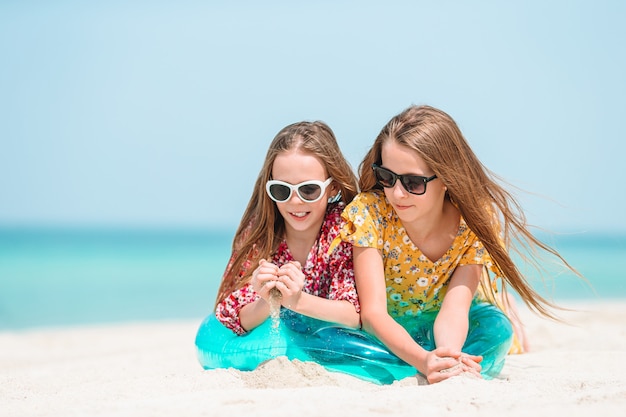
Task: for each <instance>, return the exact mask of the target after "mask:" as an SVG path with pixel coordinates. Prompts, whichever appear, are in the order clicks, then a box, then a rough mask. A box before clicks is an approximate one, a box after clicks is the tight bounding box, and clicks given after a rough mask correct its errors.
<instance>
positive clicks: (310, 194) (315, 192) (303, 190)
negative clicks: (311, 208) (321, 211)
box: [298, 184, 322, 201]
mask: <svg viewBox="0 0 626 417" xmlns="http://www.w3.org/2000/svg"><path fill="white" fill-rule="evenodd" d="M321 194H322V188H321V187H320V186H319V185H317V184H304V185H301V186H300V187H298V195H299V196H300V198H302V199H303V200H306V201H314V200H317V199H318V198H319V197H320V195H321Z"/></svg>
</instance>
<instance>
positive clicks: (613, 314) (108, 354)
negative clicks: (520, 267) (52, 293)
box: [0, 300, 626, 417]
mask: <svg viewBox="0 0 626 417" xmlns="http://www.w3.org/2000/svg"><path fill="white" fill-rule="evenodd" d="M565 306H567V307H572V308H575V309H576V310H577V311H574V312H567V313H563V314H561V315H562V317H563V318H565V319H566V320H567V321H568V322H569V323H570V324H561V323H557V322H552V321H549V320H545V319H541V318H539V317H537V316H535V315H533V314H531V313H530V312H528V311H525V310H523V311H522V316H523V318H524V320H525V323H526V328H527V333H528V335H529V338H530V342H531V345H532V346H531V347H532V351H531V352H529V353H526V354H522V355H514V356H509V357H508V359H507V364H506V366H505V368H504V370H503V372H502V374H501V376H500V378H498V379H495V380H491V381H486V380H480V379H476V378H473V377H469V376H460V377H456V378H452V379H450V380H447V381H444V382H442V383H439V384H434V385H425V384H424V382H423V380H422V379H419V378H407V379H404V380H402V381H398V382H396V383H394V384H392V385H386V386H379V385H375V384H371V383H369V382H365V381H362V380H360V379H356V378H354V377H351V376H348V375H344V374H339V373H331V372H327V371H326V370H324V369H323V368H321V367H320V366H318V365H316V364H314V363H302V362H297V361H295V362H290V361H287V360H284V359H283V358H278V359H276V360H273V361H270V362H268V363H266V364H264V365H263V366H262V367H260V368H259V369H257V370H256V371H252V372H240V371H237V370H232V369H224V370H211V371H205V370H203V369H202V368H201V367H200V365H199V363H198V361H197V359H196V356H195V348H194V338H195V333H196V330H197V328H198V325H199V324H200V321H201V318H198V320H197V321H182V322H180V321H176V322H156V323H154V322H148V323H132V324H115V325H99V326H89V327H68V328H58V329H57V328H54V329H37V330H25V331H12V332H3V333H0V410H2V411H1V412H0V413H1V415H2V416H4V417H14V416H16V417H17V416H20V417H21V416H29V417H35V416H150V417H154V416H173V415H176V416H186V417H189V416H243V415H259V416H265V415H267V416H275V417H281V416H290V417H292V416H294V415H297V416H325V415H340V416H345V417H347V416H379V415H380V416H384V415H394V416H396V415H397V416H404V415H406V416H416V415H422V416H478V415H480V416H483V417H484V416H487V417H489V416H494V417H495V416H498V417H501V416H503V415H506V416H525V417H526V416H529V415H533V416H568V417H576V416H581V417H583V416H584V417H589V416H593V417H595V416H600V415H601V416H603V417H606V416H620V417H621V416H623V415H624V413H625V410H626V300H625V301H623V302H620V301H613V302H608V301H598V302H596V303H589V304H575V305H569V304H565Z"/></svg>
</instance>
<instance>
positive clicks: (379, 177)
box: [374, 167, 396, 187]
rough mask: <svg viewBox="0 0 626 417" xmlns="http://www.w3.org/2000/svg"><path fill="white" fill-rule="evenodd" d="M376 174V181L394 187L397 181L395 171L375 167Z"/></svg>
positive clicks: (384, 185)
mask: <svg viewBox="0 0 626 417" xmlns="http://www.w3.org/2000/svg"><path fill="white" fill-rule="evenodd" d="M374 175H375V176H376V181H378V183H379V184H380V185H382V186H383V187H393V185H394V184H395V183H396V178H395V176H394V175H393V173H392V172H390V171H387V170H386V169H383V168H381V167H376V168H374Z"/></svg>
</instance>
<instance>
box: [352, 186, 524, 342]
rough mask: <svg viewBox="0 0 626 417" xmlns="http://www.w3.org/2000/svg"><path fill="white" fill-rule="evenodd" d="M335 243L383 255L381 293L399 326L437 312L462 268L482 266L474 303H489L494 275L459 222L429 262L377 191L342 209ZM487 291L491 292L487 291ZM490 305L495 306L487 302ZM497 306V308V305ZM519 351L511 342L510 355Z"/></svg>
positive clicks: (483, 252) (472, 236)
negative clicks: (341, 223)
mask: <svg viewBox="0 0 626 417" xmlns="http://www.w3.org/2000/svg"><path fill="white" fill-rule="evenodd" d="M342 216H343V217H344V219H345V220H346V224H345V225H344V227H343V229H342V231H341V239H342V240H343V241H346V242H349V243H351V244H353V245H354V246H357V247H369V248H376V249H378V250H379V251H380V252H381V254H382V257H383V263H384V269H385V282H386V289H387V311H388V312H389V314H390V315H391V316H392V317H394V318H395V319H396V320H397V321H399V322H405V321H406V320H407V319H410V318H411V317H416V316H419V315H421V314H422V313H427V312H428V313H431V312H436V311H438V310H440V309H441V304H442V302H443V298H444V296H445V294H446V291H447V289H448V284H449V282H450V279H451V278H452V274H453V273H454V271H455V270H456V268H457V267H459V266H463V265H484V267H485V273H484V274H483V278H484V279H483V282H482V283H481V284H482V285H481V286H480V287H479V291H478V292H477V295H476V301H489V300H495V299H496V298H495V291H496V289H497V288H496V286H495V284H494V283H493V282H490V278H489V274H488V273H487V272H486V271H487V270H490V271H492V273H493V274H494V276H495V277H494V279H495V278H497V277H498V276H500V275H501V274H499V273H498V269H497V268H495V267H494V265H493V262H492V259H491V256H490V255H489V253H488V252H487V251H486V250H485V248H484V246H483V244H482V242H481V241H480V240H479V239H478V237H477V236H476V235H475V234H474V232H472V230H471V229H470V228H469V227H468V226H467V224H466V223H465V220H464V219H463V218H461V220H460V222H459V229H458V232H457V234H456V236H455V238H454V241H453V243H452V245H451V246H450V248H449V249H448V251H447V252H446V253H445V254H444V255H443V256H442V257H441V258H440V259H438V260H436V261H434V262H433V261H431V260H430V259H428V258H427V257H426V256H425V255H424V254H423V253H422V252H421V251H420V249H419V248H418V247H417V246H415V245H414V244H413V242H412V241H411V239H410V238H409V236H408V234H407V232H406V230H405V228H404V226H403V225H402V223H401V221H400V219H399V218H398V216H397V214H396V213H395V211H394V210H393V207H392V206H391V204H390V203H389V201H387V199H386V198H385V195H384V193H383V192H382V191H380V190H373V191H369V192H364V193H360V194H359V195H357V196H356V197H355V199H354V200H353V201H352V202H351V203H350V204H349V205H348V206H346V208H345V210H344V212H343V214H342ZM492 291H493V292H492ZM490 302H491V303H492V304H500V303H496V302H495V301H490ZM498 306H499V307H502V306H501V305H498ZM518 348H519V345H518V343H517V341H515V343H514V344H513V346H512V348H511V353H513V352H516V351H517V350H518Z"/></svg>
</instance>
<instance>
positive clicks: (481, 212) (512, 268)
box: [342, 106, 575, 383]
mask: <svg viewBox="0 0 626 417" xmlns="http://www.w3.org/2000/svg"><path fill="white" fill-rule="evenodd" d="M359 174H360V178H359V187H360V190H361V193H360V194H359V195H357V196H356V198H355V199H354V200H353V201H352V202H351V203H350V204H348V206H347V207H346V209H345V210H344V218H345V219H346V221H347V224H346V226H344V229H343V231H342V239H343V241H344V242H349V243H352V244H354V248H353V251H354V267H355V279H356V284H357V289H358V293H359V300H360V303H361V320H362V323H363V328H364V330H366V331H367V332H369V333H371V334H373V335H374V336H375V337H376V338H378V339H379V340H380V341H382V342H383V343H384V344H385V345H386V346H387V348H389V350H390V351H392V352H394V353H395V354H396V355H397V356H398V357H400V358H401V359H403V360H404V361H405V362H407V363H408V364H410V365H412V366H413V367H415V368H416V369H417V370H418V371H419V372H420V373H421V374H423V375H424V376H425V377H426V378H427V380H428V381H429V382H431V383H433V382H439V381H442V380H444V379H447V378H449V377H451V376H455V375H459V374H460V373H463V372H468V373H470V374H473V375H475V376H483V377H486V378H492V377H494V376H496V375H498V374H499V372H500V371H501V369H502V367H503V365H504V359H505V356H506V355H507V354H508V353H513V352H517V353H519V352H522V351H524V350H525V349H526V348H527V343H526V340H525V335H524V332H523V326H522V325H521V323H520V322H519V321H518V320H517V317H516V314H515V308H514V299H513V298H512V297H509V296H507V292H506V289H507V287H511V288H512V289H513V290H514V291H515V292H517V293H518V294H519V295H520V296H521V298H522V300H523V301H524V302H525V303H526V304H527V305H528V306H529V307H530V309H531V310H533V311H535V312H538V313H540V314H543V315H545V316H547V317H552V318H555V316H554V314H553V313H552V312H551V311H550V307H556V306H555V305H553V304H552V303H551V302H549V301H548V300H546V299H545V298H543V297H542V296H541V295H539V294H538V293H537V292H536V291H535V290H533V288H532V287H531V285H530V284H529V283H528V282H527V280H526V279H525V277H524V276H523V275H522V273H521V271H520V270H519V269H518V267H517V266H516V264H515V263H514V262H513V259H512V258H511V255H510V254H509V250H510V249H512V250H515V248H514V247H512V246H511V245H510V243H511V241H514V242H522V243H523V244H524V245H523V246H522V247H527V248H528V247H531V248H537V249H541V250H544V251H546V252H547V253H549V254H551V255H554V256H556V257H557V258H558V259H559V260H560V261H562V262H563V263H564V265H565V266H566V267H567V268H570V269H572V268H571V267H570V265H569V264H568V263H567V262H566V261H565V260H564V259H563V258H562V257H561V256H560V255H559V254H558V253H557V252H556V251H555V250H553V249H552V248H550V247H549V246H547V245H545V244H543V243H542V242H540V241H539V240H538V239H536V238H535V237H534V236H533V235H532V234H531V232H530V231H529V229H528V226H527V224H526V221H525V218H524V215H523V213H521V212H520V211H519V204H518V203H517V202H516V201H515V200H514V199H513V197H512V196H511V194H509V193H508V192H507V191H506V190H505V189H504V188H503V187H502V186H501V185H499V184H498V183H497V182H496V177H495V176H494V175H493V174H491V173H490V172H489V171H488V170H487V169H486V168H485V167H484V166H483V165H482V164H481V162H480V161H479V160H478V158H477V157H476V155H475V154H474V152H473V151H472V150H471V148H470V146H469V144H468V143H467V142H466V140H465V138H464V137H463V135H462V133H461V131H460V130H459V128H458V126H457V125H456V123H455V122H454V120H453V119H452V118H451V117H450V116H449V115H448V114H446V113H444V112H443V111H441V110H438V109H435V108H432V107H429V106H411V107H409V108H407V109H406V110H404V111H403V112H401V113H400V114H398V115H397V116H395V117H393V118H392V119H391V120H390V121H389V122H388V123H387V125H386V126H385V127H384V128H383V129H382V130H381V132H380V134H379V135H378V137H377V138H376V140H375V142H374V144H373V146H372V148H371V149H370V150H369V152H368V153H367V154H366V156H365V158H364V159H363V161H362V162H361V164H360V166H359ZM524 259H527V258H524ZM528 260H529V261H531V262H533V259H528ZM535 265H536V266H539V264H538V263H535ZM572 270H573V269H572ZM574 272H575V271H574Z"/></svg>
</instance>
